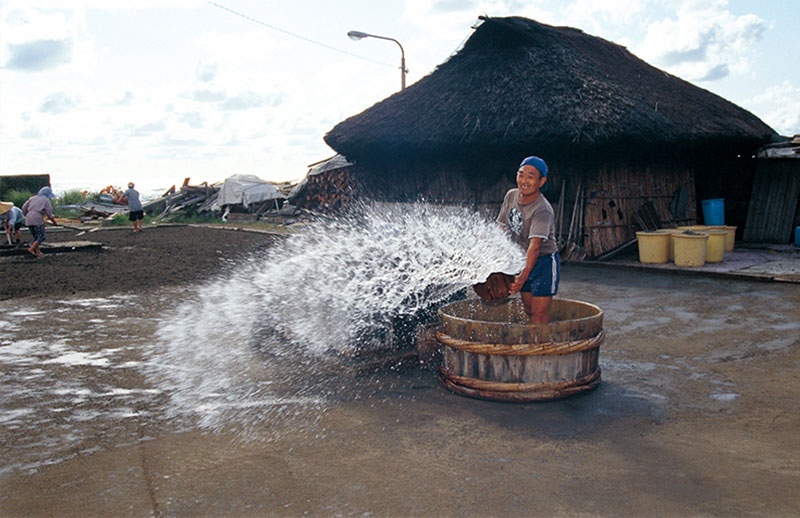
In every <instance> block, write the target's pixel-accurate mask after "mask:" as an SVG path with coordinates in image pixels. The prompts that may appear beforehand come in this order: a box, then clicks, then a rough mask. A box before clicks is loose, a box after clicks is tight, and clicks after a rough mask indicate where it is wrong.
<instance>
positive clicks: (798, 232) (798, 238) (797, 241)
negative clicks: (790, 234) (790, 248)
mask: <svg viewBox="0 0 800 518" xmlns="http://www.w3.org/2000/svg"><path fill="white" fill-rule="evenodd" d="M794 246H800V227H794Z"/></svg>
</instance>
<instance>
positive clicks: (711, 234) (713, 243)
mask: <svg viewBox="0 0 800 518" xmlns="http://www.w3.org/2000/svg"><path fill="white" fill-rule="evenodd" d="M706 233H707V234H708V242H707V243H706V262H707V263H721V262H722V260H723V259H725V242H726V241H727V237H728V231H727V230H709V231H708V232H706Z"/></svg>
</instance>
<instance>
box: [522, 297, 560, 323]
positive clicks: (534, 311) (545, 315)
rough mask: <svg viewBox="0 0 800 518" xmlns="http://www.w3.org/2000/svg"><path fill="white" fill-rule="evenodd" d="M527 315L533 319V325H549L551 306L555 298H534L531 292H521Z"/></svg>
mask: <svg viewBox="0 0 800 518" xmlns="http://www.w3.org/2000/svg"><path fill="white" fill-rule="evenodd" d="M519 295H520V297H521V298H522V304H523V306H524V307H525V313H527V314H528V316H529V317H531V324H547V323H548V322H550V304H551V303H552V302H553V297H534V296H533V295H531V293H530V292H529V291H523V292H520V294H519Z"/></svg>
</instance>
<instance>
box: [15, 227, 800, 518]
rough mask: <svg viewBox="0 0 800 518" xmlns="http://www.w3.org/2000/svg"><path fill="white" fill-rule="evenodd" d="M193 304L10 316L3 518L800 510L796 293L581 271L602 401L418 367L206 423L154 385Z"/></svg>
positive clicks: (108, 295)
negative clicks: (541, 397)
mask: <svg viewBox="0 0 800 518" xmlns="http://www.w3.org/2000/svg"><path fill="white" fill-rule="evenodd" d="M144 234H145V235H146V232H145V233H144ZM137 237H140V236H137ZM190 296H191V290H190V289H189V288H187V287H186V286H185V285H184V284H176V285H169V286H165V287H162V288H160V289H143V290H142V291H140V292H139V293H137V294H131V293H129V292H124V293H113V292H105V293H103V294H102V298H101V299H91V298H89V297H90V294H88V293H86V292H79V293H77V294H75V295H71V294H69V293H65V294H64V295H62V296H61V297H60V298H59V299H58V304H57V305H55V307H54V305H53V303H52V301H51V300H49V299H45V298H40V297H24V298H13V299H9V300H4V301H0V312H2V314H3V315H4V317H2V320H3V330H2V331H1V332H0V360H1V363H2V365H3V370H4V383H3V387H2V396H3V397H2V401H3V403H2V405H3V406H2V411H1V412H0V416H2V421H0V427H1V428H2V437H3V439H2V443H3V449H2V451H3V453H2V457H3V462H2V466H3V470H2V472H1V473H0V484H1V485H2V492H1V493H2V496H0V515H3V516H148V515H152V516H265V515H267V516H303V515H309V516H331V515H342V516H351V515H371V516H411V515H414V516H575V515H588V516H596V515H601V516H639V515H648V516H649V515H662V516H663V515H667V516H697V515H715V516H749V515H758V516H787V515H794V514H796V513H797V509H798V508H800V495H798V493H797V491H796V488H797V487H800V450H798V447H797V430H798V429H800V417H799V416H798V412H797V402H798V400H800V385H799V384H798V383H797V380H796V374H797V372H798V367H799V366H800V361H799V360H800V338H799V337H800V323H799V322H798V319H797V308H798V307H800V290H798V289H797V287H796V286H795V285H786V284H775V283H763V282H748V281H742V280H725V279H704V278H694V277H691V278H690V277H685V276H672V275H670V274H668V273H658V272H639V271H636V272H627V271H612V270H605V269H603V270H600V269H596V268H591V267H589V266H577V265H567V266H565V267H564V272H563V281H562V287H561V292H560V296H563V297H568V298H576V299H580V300H585V301H589V302H592V303H594V304H597V305H599V306H600V307H601V308H603V309H604V310H605V312H606V315H605V329H606V332H607V339H606V342H605V343H604V344H603V346H602V347H601V349H600V351H601V352H600V365H601V368H602V369H603V382H602V383H601V385H600V387H599V388H598V389H597V390H596V391H594V392H591V393H589V394H586V395H582V396H578V397H574V398H572V399H567V400H562V401H557V402H550V403H539V404H525V405H516V404H502V403H492V402H487V401H478V400H472V399H467V398H463V397H460V396H457V395H454V394H452V393H450V392H448V391H447V390H445V389H444V388H442V387H441V386H440V385H439V383H438V381H437V377H436V374H435V373H434V372H432V371H429V370H426V369H423V368H410V369H404V370H397V371H385V372H380V373H377V374H375V375H372V376H368V377H363V378H355V379H352V380H350V378H349V377H347V376H342V378H343V379H344V380H346V383H344V385H343V386H345V387H348V388H347V389H344V390H341V391H336V392H330V391H321V392H320V394H319V397H320V398H321V401H322V403H309V402H308V401H305V400H303V401H300V400H297V401H295V400H287V401H280V400H276V401H263V402H261V405H262V406H260V407H259V406H257V407H253V408H250V409H243V410H242V411H241V412H238V413H235V414H231V416H229V418H227V419H224V418H223V419H216V420H212V421H210V422H205V424H203V425H202V426H201V421H202V420H201V417H202V415H198V416H196V417H195V418H192V417H191V416H187V415H180V414H177V413H175V412H173V411H172V409H171V407H170V405H171V403H170V401H169V398H168V396H167V394H166V392H167V391H168V390H167V387H165V385H164V384H163V383H160V382H159V380H158V379H154V377H153V375H152V373H151V372H149V370H148V362H150V361H152V352H153V349H154V348H157V347H158V345H157V339H156V338H155V334H156V332H157V328H158V326H159V320H158V318H159V316H160V315H162V316H163V315H164V314H167V315H168V314H169V311H170V308H172V307H173V306H174V305H175V304H176V301H179V300H181V299H185V298H186V297H190ZM57 309H63V311H57ZM9 314H12V316H11V317H9V316H8V315H9ZM43 329H44V330H46V333H47V334H46V337H44V338H43V336H42V333H43V331H42V330H43ZM298 376H300V377H302V373H301V372H298ZM312 393H313V392H312ZM234 403H235V402H234ZM276 406H279V407H280V411H276V409H275V407H276Z"/></svg>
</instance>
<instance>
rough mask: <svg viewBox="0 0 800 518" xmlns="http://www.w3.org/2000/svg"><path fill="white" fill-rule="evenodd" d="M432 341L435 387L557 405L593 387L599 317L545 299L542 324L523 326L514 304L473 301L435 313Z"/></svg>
mask: <svg viewBox="0 0 800 518" xmlns="http://www.w3.org/2000/svg"><path fill="white" fill-rule="evenodd" d="M439 319H440V321H441V327H440V328H439V331H437V333H436V339H437V341H438V342H439V344H440V347H441V351H442V365H441V367H440V374H441V379H442V383H443V384H444V385H445V386H446V387H447V388H449V389H451V390H453V391H454V392H456V393H458V394H462V395H465V396H470V397H475V398H481V399H491V400H496V401H512V402H528V401H545V400H550V399H559V398H563V397H567V396H571V395H573V394H577V393H578V392H583V391H587V390H591V389H594V388H596V387H597V385H599V383H600V367H599V366H598V355H599V352H600V344H601V343H602V342H603V339H604V338H605V333H604V332H603V311H602V310H601V309H600V308H599V307H597V306H595V305H593V304H588V303H586V302H580V301H577V300H569V299H553V303H552V306H551V307H550V323H549V324H530V323H529V317H528V315H527V314H526V313H525V311H524V309H523V306H522V301H521V300H520V299H512V300H508V301H506V302H504V303H502V304H497V303H496V302H487V301H483V300H480V299H472V300H462V301H458V302H453V303H451V304H448V305H446V306H443V307H442V308H440V309H439Z"/></svg>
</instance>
